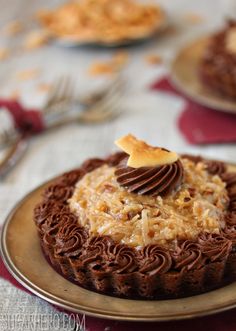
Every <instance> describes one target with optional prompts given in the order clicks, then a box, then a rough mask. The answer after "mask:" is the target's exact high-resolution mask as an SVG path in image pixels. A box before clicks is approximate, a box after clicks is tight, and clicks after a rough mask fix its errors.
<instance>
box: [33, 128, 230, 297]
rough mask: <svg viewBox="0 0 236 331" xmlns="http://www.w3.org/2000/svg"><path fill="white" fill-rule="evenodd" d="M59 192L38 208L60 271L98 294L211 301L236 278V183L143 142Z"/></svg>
mask: <svg viewBox="0 0 236 331" xmlns="http://www.w3.org/2000/svg"><path fill="white" fill-rule="evenodd" d="M118 145H119V146H120V147H121V148H122V149H123V152H117V153H115V154H112V155H110V156H109V157H107V158H104V159H97V158H96V159H89V160H87V161H86V162H84V163H83V164H82V165H81V167H79V168H78V169H75V170H73V171H70V172H67V173H65V174H63V175H61V176H60V177H58V178H57V179H55V180H54V182H53V183H51V184H50V185H49V186H48V187H47V188H46V190H45V191H44V193H43V199H42V201H41V202H40V203H39V204H38V205H37V206H36V207H35V210H34V221H35V224H36V226H37V229H38V233H39V237H40V243H41V246H42V249H43V252H44V254H45V256H46V258H47V259H48V260H49V261H50V263H51V265H52V266H53V267H54V268H55V269H56V270H57V271H59V272H60V273H61V274H62V275H64V277H66V278H67V279H68V280H71V281H73V282H75V283H77V284H78V285H80V286H82V287H84V288H87V289H89V290H95V291H98V292H100V293H103V294H109V295H114V296H119V297H124V298H133V299H139V298H141V299H164V298H177V297H183V296H190V295H194V294H199V293H203V292H206V291H209V290H212V289H215V288H218V287H220V286H223V285H224V284H226V283H228V282H232V281H234V280H235V277H236V253H235V251H236V173H233V172H229V171H228V170H227V166H226V165H225V164H224V163H222V162H219V161H207V160H204V159H202V158H201V157H191V156H188V155H182V156H178V155H177V154H176V153H173V152H169V151H167V150H165V149H161V148H155V147H151V146H149V145H147V144H145V143H144V142H141V141H138V140H137V139H135V138H134V137H133V136H131V135H129V136H126V137H124V138H122V139H120V140H119V141H118Z"/></svg>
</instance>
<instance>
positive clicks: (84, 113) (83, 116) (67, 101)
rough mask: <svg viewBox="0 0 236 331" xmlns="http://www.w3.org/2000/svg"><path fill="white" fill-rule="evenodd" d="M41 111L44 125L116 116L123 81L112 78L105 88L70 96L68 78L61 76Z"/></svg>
mask: <svg viewBox="0 0 236 331" xmlns="http://www.w3.org/2000/svg"><path fill="white" fill-rule="evenodd" d="M56 86H57V88H56V90H55V92H54V93H53V97H51V98H50V99H49V101H48V103H47V107H45V109H44V110H43V113H44V114H45V121H46V124H47V127H48V128H50V127H55V126H59V125H63V124H68V123H70V122H73V121H77V122H78V121H79V122H90V123H95V122H101V121H105V120H108V119H112V118H114V117H116V116H118V115H119V114H120V112H121V110H122V109H121V101H122V95H123V94H124V86H125V84H124V82H123V79H122V77H120V76H119V77H116V78H115V80H114V82H113V83H112V84H111V85H109V86H108V87H107V88H106V89H104V90H102V91H99V93H98V92H95V94H92V95H88V96H86V97H84V98H83V99H81V98H78V97H76V96H74V88H73V84H72V81H71V80H70V79H68V78H67V79H66V78H65V77H63V80H61V82H58V83H57V85H56Z"/></svg>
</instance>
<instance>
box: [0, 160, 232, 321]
mask: <svg viewBox="0 0 236 331" xmlns="http://www.w3.org/2000/svg"><path fill="white" fill-rule="evenodd" d="M231 168H232V169H233V170H234V171H236V166H232V167H231ZM46 185H48V183H46V184H43V185H42V186H40V187H38V188H37V189H35V190H34V191H33V192H31V193H29V194H28V195H27V196H26V197H25V198H24V199H23V200H21V201H20V202H19V203H18V204H17V205H16V207H15V208H14V209H13V210H12V212H11V213H10V215H9V216H8V218H7V219H6V222H5V224H4V227H3V230H2V234H1V253H2V257H3V260H4V263H5V265H6V267H7V268H8V270H9V271H10V273H11V274H12V275H13V276H14V277H15V278H16V279H17V280H18V281H19V283H21V284H22V285H23V286H24V287H26V288H27V289H28V290H30V291H31V292H33V293H34V294H36V295H38V296H39V297H41V298H43V299H44V300H46V301H48V302H51V303H53V304H55V305H57V306H59V307H62V308H65V309H67V310H69V311H73V312H80V313H86V314H88V315H91V316H95V317H102V318H109V319H116V320H127V321H170V320H179V319H186V318H191V317H197V316H204V315H209V314H213V313H216V312H220V311H224V310H227V309H230V308H233V307H236V282H235V283H233V284H230V285H228V286H225V287H223V288H221V289H218V290H215V291H211V292H209V293H206V294H201V295H197V296H194V297H188V298H183V299H175V300H161V301H158V300H156V301H142V300H127V299H120V298H115V297H110V296H107V295H102V294H98V293H95V292H92V291H88V290H85V289H83V288H81V287H79V286H77V285H75V284H73V283H71V282H69V281H67V280H66V279H65V278H63V277H62V276H60V275H59V274H58V273H57V272H56V271H54V269H53V268H52V267H51V266H50V265H49V264H48V262H47V261H46V260H45V258H44V256H43V254H42V251H41V248H40V245H39V239H38V236H37V232H36V227H35V225H34V222H33V220H32V215H33V208H34V206H35V204H36V203H37V202H39V201H40V199H41V193H42V191H43V189H44V188H45V187H46Z"/></svg>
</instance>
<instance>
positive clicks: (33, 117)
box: [0, 99, 45, 134]
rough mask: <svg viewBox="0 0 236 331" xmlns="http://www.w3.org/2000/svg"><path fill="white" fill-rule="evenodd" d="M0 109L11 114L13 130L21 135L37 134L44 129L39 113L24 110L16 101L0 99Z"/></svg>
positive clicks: (32, 110)
mask: <svg viewBox="0 0 236 331" xmlns="http://www.w3.org/2000/svg"><path fill="white" fill-rule="evenodd" d="M0 108H4V109H6V110H7V111H8V112H9V113H10V114H11V116H12V120H13V123H14V126H15V128H16V129H17V130H19V131H20V132H21V133H23V134H34V133H39V132H41V131H43V130H44V128H45V124H44V121H43V117H42V114H41V112H40V111H38V110H35V109H27V108H25V107H23V106H22V105H21V104H20V102H19V101H17V100H8V99H0Z"/></svg>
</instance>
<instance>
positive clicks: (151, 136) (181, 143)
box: [0, 0, 236, 330]
mask: <svg viewBox="0 0 236 331" xmlns="http://www.w3.org/2000/svg"><path fill="white" fill-rule="evenodd" d="M58 2H59V1H50V6H53V5H54V4H55V3H58ZM159 3H161V4H162V5H163V6H164V8H165V9H166V10H167V12H168V14H169V18H170V20H171V21H172V22H174V24H175V25H176V26H177V28H178V32H177V34H175V35H172V36H171V35H170V36H168V37H166V38H159V39H158V38H157V39H156V40H154V41H152V42H149V43H147V44H143V45H139V46H135V47H132V48H126V51H128V53H129V57H130V58H129V64H128V66H127V68H126V70H125V77H126V80H127V83H128V86H129V91H128V92H127V95H126V96H125V97H124V100H123V108H124V113H123V114H122V116H120V117H119V118H117V119H116V120H114V121H112V122H109V123H103V124H100V125H96V126H92V125H79V124H72V125H69V126H66V127H63V128H61V129H58V130H56V131H53V132H48V133H45V134H43V135H39V136H37V137H35V138H34V139H33V140H32V141H31V144H30V148H29V150H28V152H27V154H26V155H25V157H24V158H23V159H22V161H21V162H20V163H19V164H18V165H17V167H16V168H15V169H14V171H12V173H11V174H10V175H9V176H8V177H7V178H6V180H5V181H4V182H1V183H0V215H1V216H0V225H1V224H2V223H3V222H4V219H5V217H6V215H7V214H8V212H9V211H10V209H11V208H12V207H13V206H14V204H15V203H16V202H17V201H18V200H19V199H20V198H21V197H23V196H24V195H25V194H26V193H27V192H29V191H30V190H32V189H33V188H35V187H36V186H37V185H39V184H41V183H42V182H43V181H46V180H47V179H49V178H51V177H53V176H54V175H57V174H59V173H61V172H64V171H66V170H69V169H71V168H74V167H76V166H77V165H79V164H80V163H81V162H82V161H83V160H85V159H86V158H88V157H93V156H104V155H106V154H108V153H110V152H111V151H113V150H115V147H114V144H113V142H114V140H115V138H118V137H120V136H121V135H123V134H126V133H129V132H131V133H133V134H135V135H137V136H138V137H140V138H142V139H144V140H147V141H148V142H149V143H151V144H154V145H159V146H163V147H167V148H169V149H171V150H175V151H177V152H184V153H193V154H202V155H204V156H208V157H212V158H218V159H222V160H226V161H232V162H235V161H236V146H235V144H224V145H210V146H192V145H189V144H188V143H187V142H186V141H185V140H184V138H183V136H182V135H181V134H180V132H179V131H178V129H177V127H176V120H177V118H178V116H179V114H180V112H181V110H182V107H183V100H181V99H180V98H177V97H172V96H169V95H166V94H163V93H157V92H156V93H153V92H150V91H149V90H148V87H149V85H150V84H151V83H152V82H153V80H154V79H156V78H157V77H161V75H163V74H164V73H166V72H167V71H168V63H169V62H170V61H171V59H172V58H173V56H174V54H175V52H176V51H177V49H178V48H180V47H181V46H182V45H185V43H187V42H188V41H191V40H192V39H194V38H197V37H198V36H201V35H203V34H204V33H206V32H207V31H212V30H214V29H215V28H216V27H217V26H219V25H220V24H222V21H223V12H224V10H225V9H224V8H223V1H219V0H218V1H206V0H198V1H193V0H191V1H189V0H162V1H159ZM0 6H1V11H0V28H1V26H4V25H5V24H6V23H7V22H9V21H11V20H13V19H19V20H22V21H23V22H26V23H27V26H28V28H30V26H31V23H30V22H29V20H30V17H32V15H33V13H34V12H35V11H36V10H37V8H40V7H45V6H48V5H47V1H36V0H31V1H29V0H17V1H16V0H8V1H6V0H0ZM189 12H194V13H199V14H200V15H202V16H203V17H204V21H203V22H202V23H201V24H195V25H193V24H189V23H186V21H184V20H183V15H184V14H185V13H189ZM21 40H22V37H15V38H11V39H9V38H6V37H4V36H3V35H2V34H1V35H0V47H3V46H4V47H5V46H6V47H10V48H11V49H14V53H15V54H13V55H11V56H10V58H9V59H7V60H5V61H4V62H0V91H1V96H8V95H10V94H11V93H12V91H14V90H15V89H17V90H19V91H20V92H21V96H22V100H23V102H24V103H25V104H26V105H27V106H32V107H40V106H42V105H43V102H44V100H45V98H46V95H42V94H40V93H39V92H38V91H37V88H36V87H37V85H38V84H39V83H45V82H53V80H55V78H56V77H58V76H59V75H60V74H62V73H67V74H70V75H71V76H72V77H73V79H74V81H75V83H76V87H77V89H78V93H79V94H83V93H85V92H87V91H89V90H91V89H92V88H95V87H97V86H99V85H100V84H103V83H104V82H105V79H103V78H96V77H95V78H94V77H91V76H89V75H88V73H87V70H88V67H89V65H90V64H92V63H93V62H95V61H98V60H103V59H109V58H110V57H111V55H112V54H113V53H114V50H105V49H89V48H75V49H71V48H62V47H58V46H57V45H47V46H45V47H43V48H40V49H38V50H35V51H31V52H23V53H22V52H20V51H19V47H20V45H21ZM153 53H157V54H159V55H161V56H162V57H163V58H164V60H165V61H164V65H162V66H151V65H149V64H147V63H146V62H145V56H146V55H147V54H153ZM35 68H38V69H39V70H40V74H39V76H38V78H36V79H34V80H29V81H24V82H23V81H19V80H17V79H16V73H17V72H19V71H22V70H28V69H35ZM0 126H1V123H0ZM55 313H57V314H58V318H59V320H60V322H61V325H60V327H58V328H57V329H55V326H54V330H66V329H67V330H69V327H68V324H66V323H67V321H65V323H64V322H63V315H62V314H60V313H58V312H56V310H55V309H54V308H52V307H51V306H50V305H49V304H47V303H46V302H44V301H43V300H41V299H38V298H36V297H34V296H30V295H28V294H26V293H24V292H22V291H19V290H17V289H15V288H14V287H13V286H12V285H10V284H9V283H8V282H6V281H4V280H2V279H0V330H13V329H14V328H13V329H11V328H10V327H11V325H8V328H6V329H5V328H4V327H6V323H5V324H4V319H5V322H6V316H17V314H21V315H22V314H23V315H24V316H26V319H27V318H30V315H32V314H36V315H40V314H42V315H43V314H55ZM23 315H22V316H23ZM1 323H2V324H1ZM4 325H5V326H4ZM41 329H42V327H41V326H40V324H37V323H35V324H34V330H41ZM50 329H53V328H50V326H48V328H45V329H44V330H50ZM15 330H20V326H18V328H17V327H16V326H15ZM23 330H24V329H23ZM25 330H27V329H25Z"/></svg>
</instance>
